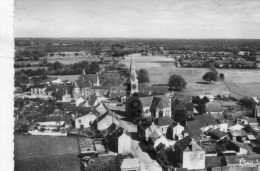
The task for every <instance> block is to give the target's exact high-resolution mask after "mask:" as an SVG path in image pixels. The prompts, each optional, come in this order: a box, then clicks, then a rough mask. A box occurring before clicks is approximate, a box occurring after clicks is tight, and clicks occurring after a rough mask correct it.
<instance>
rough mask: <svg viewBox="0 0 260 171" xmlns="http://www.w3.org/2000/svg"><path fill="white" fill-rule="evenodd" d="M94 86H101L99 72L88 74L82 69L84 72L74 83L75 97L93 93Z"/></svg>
mask: <svg viewBox="0 0 260 171" xmlns="http://www.w3.org/2000/svg"><path fill="white" fill-rule="evenodd" d="M94 86H101V85H100V82H99V73H96V74H86V73H85V70H84V69H83V70H82V74H81V75H80V76H79V77H78V80H76V81H74V83H73V97H75V98H77V97H79V96H84V97H87V96H89V95H90V94H92V93H93V90H92V89H91V88H92V87H94Z"/></svg>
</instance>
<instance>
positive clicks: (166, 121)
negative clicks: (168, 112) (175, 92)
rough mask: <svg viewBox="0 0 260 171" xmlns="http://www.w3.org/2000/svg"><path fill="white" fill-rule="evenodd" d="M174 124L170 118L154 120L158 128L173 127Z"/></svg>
mask: <svg viewBox="0 0 260 171" xmlns="http://www.w3.org/2000/svg"><path fill="white" fill-rule="evenodd" d="M172 122H173V120H172V119H171V118H170V117H169V116H164V117H159V118H156V119H155V120H154V123H155V125H157V126H166V125H171V124H172Z"/></svg>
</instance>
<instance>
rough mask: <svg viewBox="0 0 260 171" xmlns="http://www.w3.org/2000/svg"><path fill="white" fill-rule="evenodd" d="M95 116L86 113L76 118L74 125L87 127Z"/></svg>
mask: <svg viewBox="0 0 260 171" xmlns="http://www.w3.org/2000/svg"><path fill="white" fill-rule="evenodd" d="M96 118H97V117H96V116H95V115H93V114H88V115H85V116H82V117H79V118H76V119H75V127H76V128H78V129H79V128H80V125H83V126H84V128H89V127H90V125H89V123H90V122H93V121H94V120H95V119H96Z"/></svg>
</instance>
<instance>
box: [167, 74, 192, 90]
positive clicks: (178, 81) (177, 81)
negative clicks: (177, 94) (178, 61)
mask: <svg viewBox="0 0 260 171" xmlns="http://www.w3.org/2000/svg"><path fill="white" fill-rule="evenodd" d="M168 85H169V88H170V89H171V90H177V91H180V90H183V89H185V88H186V85H187V82H186V81H185V79H184V78H183V77H182V76H180V75H172V76H170V78H169V81H168Z"/></svg>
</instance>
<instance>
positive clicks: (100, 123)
mask: <svg viewBox="0 0 260 171" xmlns="http://www.w3.org/2000/svg"><path fill="white" fill-rule="evenodd" d="M113 123H115V124H116V125H119V124H120V122H119V121H118V120H117V119H116V118H115V117H114V116H113V115H112V114H111V113H110V111H108V112H106V113H104V114H103V115H101V116H99V117H98V118H97V119H96V120H95V124H96V128H97V130H99V131H102V130H105V129H107V128H108V127H109V126H110V125H111V124H113ZM93 124H94V123H93Z"/></svg>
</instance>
